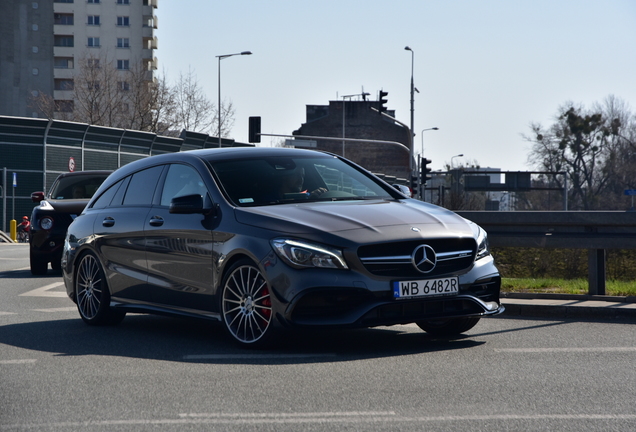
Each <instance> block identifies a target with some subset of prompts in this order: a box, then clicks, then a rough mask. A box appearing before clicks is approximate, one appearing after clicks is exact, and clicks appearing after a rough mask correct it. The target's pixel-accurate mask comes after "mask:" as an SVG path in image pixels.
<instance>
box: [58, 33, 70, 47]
mask: <svg viewBox="0 0 636 432" xmlns="http://www.w3.org/2000/svg"><path fill="white" fill-rule="evenodd" d="M53 45H54V46H56V47H72V46H75V42H74V39H73V36H64V35H55V36H54V37H53Z"/></svg>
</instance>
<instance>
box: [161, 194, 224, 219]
mask: <svg viewBox="0 0 636 432" xmlns="http://www.w3.org/2000/svg"><path fill="white" fill-rule="evenodd" d="M169 211H170V213H174V214H194V213H201V214H205V215H209V214H213V215H214V214H215V213H216V211H215V208H212V209H206V208H204V207H203V197H202V196H201V195H196V194H195V195H185V196H180V197H175V198H172V200H171V201H170V210H169Z"/></svg>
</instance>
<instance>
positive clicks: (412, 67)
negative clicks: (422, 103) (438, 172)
mask: <svg viewBox="0 0 636 432" xmlns="http://www.w3.org/2000/svg"><path fill="white" fill-rule="evenodd" d="M404 49H405V50H407V51H411V144H412V143H413V137H414V136H415V125H414V121H415V120H414V118H415V84H414V83H413V71H414V64H415V53H414V52H413V50H412V49H411V48H410V47H408V46H406V47H404ZM414 152H415V149H413V147H411V161H412V160H413V153H414ZM411 163H412V162H411ZM411 171H413V167H412V166H411Z"/></svg>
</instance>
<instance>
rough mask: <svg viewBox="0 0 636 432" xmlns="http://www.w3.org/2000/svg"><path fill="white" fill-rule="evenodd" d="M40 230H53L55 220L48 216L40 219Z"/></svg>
mask: <svg viewBox="0 0 636 432" xmlns="http://www.w3.org/2000/svg"><path fill="white" fill-rule="evenodd" d="M40 228H42V229H43V230H50V229H51V228H53V219H51V218H50V217H48V216H45V217H43V218H42V219H40Z"/></svg>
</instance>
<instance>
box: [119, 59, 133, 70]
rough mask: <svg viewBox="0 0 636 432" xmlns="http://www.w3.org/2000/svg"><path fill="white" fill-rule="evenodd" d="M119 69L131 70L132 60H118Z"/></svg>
mask: <svg viewBox="0 0 636 432" xmlns="http://www.w3.org/2000/svg"><path fill="white" fill-rule="evenodd" d="M117 69H119V70H128V69H130V60H117Z"/></svg>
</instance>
